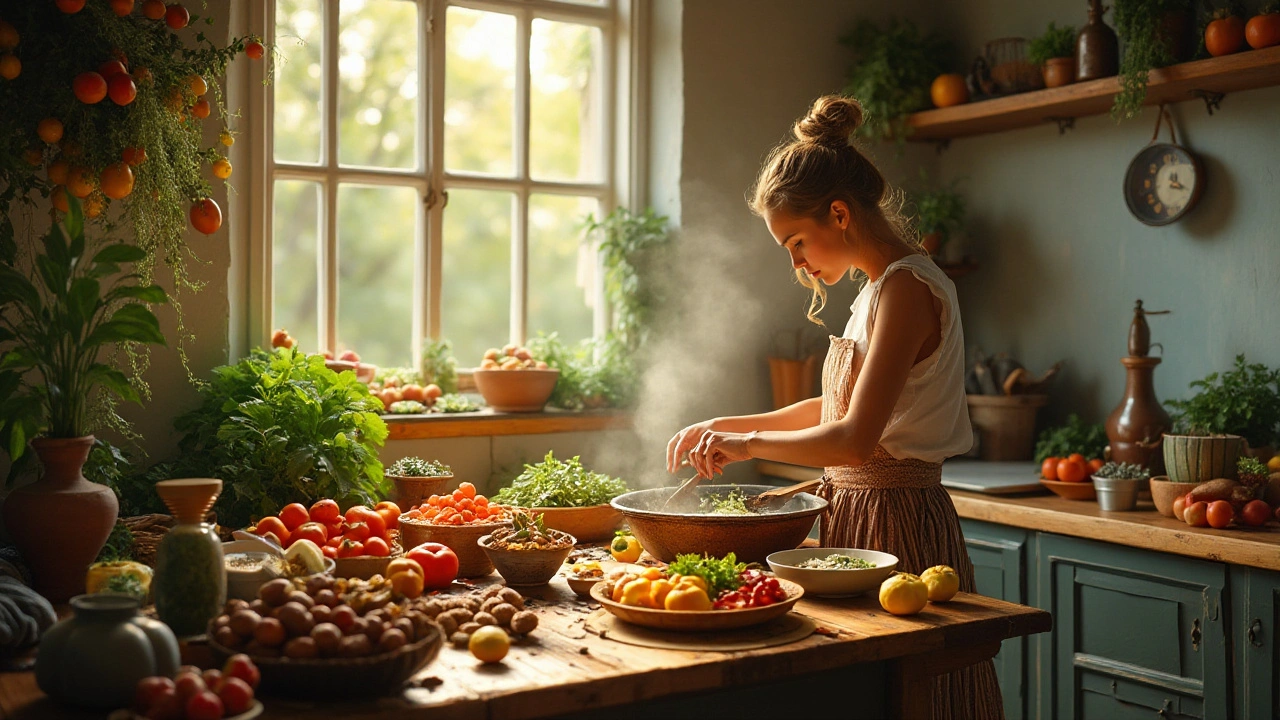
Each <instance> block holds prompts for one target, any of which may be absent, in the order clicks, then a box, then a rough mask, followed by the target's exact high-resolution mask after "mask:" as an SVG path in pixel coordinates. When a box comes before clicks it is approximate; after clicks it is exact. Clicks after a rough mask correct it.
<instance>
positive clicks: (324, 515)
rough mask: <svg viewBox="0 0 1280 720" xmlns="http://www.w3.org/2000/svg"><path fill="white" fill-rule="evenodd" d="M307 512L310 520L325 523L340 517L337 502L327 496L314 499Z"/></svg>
mask: <svg viewBox="0 0 1280 720" xmlns="http://www.w3.org/2000/svg"><path fill="white" fill-rule="evenodd" d="M308 512H309V514H310V516H311V519H312V520H314V521H316V522H318V523H324V524H325V525H332V524H333V522H334V521H335V520H337V519H338V518H340V517H342V511H340V510H339V509H338V503H337V502H336V501H334V500H330V499H329V498H325V499H323V500H317V501H315V502H314V503H313V504H312V505H311V510H310V511H308Z"/></svg>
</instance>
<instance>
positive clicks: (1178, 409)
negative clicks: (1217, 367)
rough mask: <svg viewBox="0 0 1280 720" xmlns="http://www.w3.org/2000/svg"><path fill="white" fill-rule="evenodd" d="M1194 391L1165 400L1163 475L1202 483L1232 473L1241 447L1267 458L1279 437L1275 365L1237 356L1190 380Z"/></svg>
mask: <svg viewBox="0 0 1280 720" xmlns="http://www.w3.org/2000/svg"><path fill="white" fill-rule="evenodd" d="M1191 388H1193V389H1195V390H1197V392H1196V393H1195V394H1194V395H1192V396H1191V397H1190V398H1188V399H1186V400H1169V401H1167V402H1165V405H1167V406H1169V407H1170V408H1171V410H1172V413H1171V414H1172V416H1173V429H1174V432H1173V433H1171V434H1167V435H1165V436H1164V457H1165V463H1166V469H1167V470H1168V473H1169V479H1170V480H1173V481H1174V482H1195V481H1199V482H1204V481H1207V480H1212V479H1214V478H1220V477H1222V478H1234V477H1235V476H1236V459H1237V458H1238V457H1239V456H1240V455H1241V454H1242V453H1245V452H1246V443H1247V446H1248V452H1249V454H1254V455H1257V456H1262V457H1267V458H1269V457H1271V454H1272V453H1273V452H1274V449H1275V444H1276V440H1277V437H1280V369H1277V370H1272V369H1270V368H1268V367H1267V366H1266V365H1263V364H1261V363H1252V364H1251V363H1247V362H1246V361H1245V357H1244V355H1237V356H1236V360H1235V366H1234V367H1233V368H1232V369H1231V370H1228V371H1226V372H1222V373H1216V372H1215V373H1210V374H1209V375H1207V376H1205V377H1204V378H1202V379H1200V380H1194V381H1192V382H1191Z"/></svg>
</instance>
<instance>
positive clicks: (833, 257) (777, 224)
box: [764, 200, 854, 285]
mask: <svg viewBox="0 0 1280 720" xmlns="http://www.w3.org/2000/svg"><path fill="white" fill-rule="evenodd" d="M764 222H765V225H767V226H769V233H770V234H772V235H773V239H774V240H776V241H777V243H778V244H779V245H781V246H782V247H783V248H784V249H786V251H787V252H788V253H789V254H790V255H791V265H792V267H795V268H797V269H799V270H804V271H805V272H807V273H808V274H809V276H810V277H814V278H817V279H819V280H821V281H822V282H824V283H826V284H827V285H834V284H836V283H837V282H839V280H840V278H842V277H844V274H845V272H847V271H848V270H849V268H850V267H852V266H853V261H854V257H853V248H851V247H850V246H849V243H847V242H846V241H845V230H846V229H847V228H848V227H849V222H850V215H849V207H848V205H846V204H845V203H844V202H843V201H840V200H837V201H835V202H833V203H831V212H830V213H829V214H828V216H827V219H826V222H820V221H818V220H815V219H813V218H811V217H802V216H798V215H792V214H791V213H789V212H787V211H785V210H781V209H779V210H774V211H771V212H767V213H765V215H764Z"/></svg>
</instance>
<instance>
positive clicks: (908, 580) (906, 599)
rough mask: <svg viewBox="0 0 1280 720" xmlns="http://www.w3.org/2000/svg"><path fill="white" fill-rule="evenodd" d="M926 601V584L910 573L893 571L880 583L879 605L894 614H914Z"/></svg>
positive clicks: (927, 596)
mask: <svg viewBox="0 0 1280 720" xmlns="http://www.w3.org/2000/svg"><path fill="white" fill-rule="evenodd" d="M928 602H929V588H928V586H926V585H925V584H924V581H923V580H921V579H920V578H919V577H918V576H916V575H912V574H911V573H894V574H893V575H890V576H889V578H888V579H887V580H885V581H884V582H883V583H881V584H880V607H882V608H884V609H885V610H888V611H889V612H891V613H893V614H894V615H915V614H916V613H918V612H920V611H921V610H923V609H924V606H925V604H926V603H928Z"/></svg>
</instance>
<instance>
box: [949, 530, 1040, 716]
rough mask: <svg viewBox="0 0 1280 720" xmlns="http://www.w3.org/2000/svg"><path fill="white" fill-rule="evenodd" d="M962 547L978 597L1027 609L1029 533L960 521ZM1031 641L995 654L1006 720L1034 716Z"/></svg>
mask: <svg viewBox="0 0 1280 720" xmlns="http://www.w3.org/2000/svg"><path fill="white" fill-rule="evenodd" d="M960 527H961V529H962V530H963V531H964V543H965V547H966V548H967V549H968V551H969V560H970V561H971V562H972V563H973V576H974V583H975V585H976V589H977V591H978V593H979V594H981V595H986V596H987V597H993V598H999V599H1001V600H1008V601H1009V602H1015V603H1019V604H1022V605H1027V604H1028V602H1027V570H1028V565H1027V554H1028V551H1027V548H1028V541H1029V539H1031V538H1032V537H1033V534H1032V533H1029V532H1027V531H1026V530H1021V529H1018V528H1012V527H1006V526H1004V525H994V524H992V523H985V522H979V521H977V520H961V521H960ZM1030 640H1032V638H1030V637H1018V638H1010V639H1008V640H1005V641H1004V642H1003V643H1002V644H1001V645H1000V652H998V653H996V656H995V664H996V675H997V677H998V678H999V679H1000V692H1001V694H1002V695H1003V696H1004V714H1005V717H1006V718H1007V719H1008V720H1024V719H1025V718H1028V717H1031V716H1032V714H1033V710H1032V707H1033V704H1032V702H1031V695H1030V692H1029V690H1030V688H1029V686H1028V681H1029V680H1030V678H1028V677H1027V662H1026V660H1027V658H1028V657H1030V655H1029V654H1028V641H1030Z"/></svg>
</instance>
